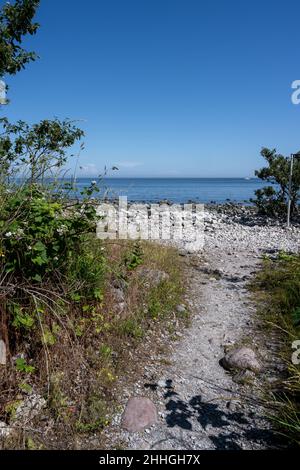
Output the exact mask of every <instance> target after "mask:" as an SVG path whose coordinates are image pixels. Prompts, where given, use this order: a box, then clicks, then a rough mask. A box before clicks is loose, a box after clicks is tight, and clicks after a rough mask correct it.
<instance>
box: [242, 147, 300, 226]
mask: <svg viewBox="0 0 300 470" xmlns="http://www.w3.org/2000/svg"><path fill="white" fill-rule="evenodd" d="M261 155H262V157H264V159H265V160H266V161H267V164H268V166H267V167H264V168H261V169H260V170H256V171H255V175H256V176H258V178H260V179H262V180H264V181H266V182H268V183H270V184H271V185H272V186H266V187H264V188H262V189H257V190H256V191H255V195H256V199H251V202H253V203H254V204H255V205H256V206H257V207H258V210H259V212H260V213H261V214H264V215H269V216H272V217H281V216H284V215H285V214H286V206H287V200H288V197H289V196H290V198H291V217H292V216H294V215H295V214H296V212H297V203H298V199H299V189H300V162H299V160H295V162H294V171H293V180H292V187H291V192H289V174H290V160H289V158H287V157H284V156H283V155H280V154H277V153H276V149H273V150H270V149H267V148H263V149H262V151H261Z"/></svg>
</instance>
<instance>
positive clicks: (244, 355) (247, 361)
mask: <svg viewBox="0 0 300 470" xmlns="http://www.w3.org/2000/svg"><path fill="white" fill-rule="evenodd" d="M220 363H221V365H222V366H223V367H224V369H227V370H232V369H240V370H245V369H248V370H252V372H255V373H257V372H259V371H260V370H261V364H260V363H259V361H258V359H257V357H256V354H255V352H254V351H253V350H252V349H251V348H249V347H245V346H242V347H239V348H235V349H232V350H231V351H229V352H228V353H227V354H225V356H224V357H223V358H222V359H221V361H220Z"/></svg>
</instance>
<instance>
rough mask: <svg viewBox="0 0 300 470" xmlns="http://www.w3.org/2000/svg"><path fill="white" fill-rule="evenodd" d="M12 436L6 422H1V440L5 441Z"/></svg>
mask: <svg viewBox="0 0 300 470" xmlns="http://www.w3.org/2000/svg"><path fill="white" fill-rule="evenodd" d="M10 434H11V427H10V426H8V425H7V424H6V423H5V422H4V421H0V439H4V438H6V437H8V436H9V435H10Z"/></svg>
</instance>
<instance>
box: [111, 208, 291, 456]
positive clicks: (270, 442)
mask: <svg viewBox="0 0 300 470" xmlns="http://www.w3.org/2000/svg"><path fill="white" fill-rule="evenodd" d="M299 240H300V230H299V228H297V229H293V230H290V231H287V230H286V229H285V228H281V227H280V226H273V227H258V226H255V225H253V224H250V225H243V224H241V223H240V221H237V222H233V221H232V217H230V216H224V215H222V214H221V215H219V214H216V213H215V212H208V213H206V216H205V245H204V249H203V251H202V252H201V253H196V254H195V253H194V254H190V255H189V254H187V255H186V256H187V257H189V256H190V259H191V267H190V280H189V282H190V285H189V289H188V298H187V303H189V304H190V309H191V310H192V312H193V320H192V323H191V325H190V327H189V328H188V329H187V330H185V331H184V334H183V336H182V338H181V340H180V341H177V342H175V343H173V344H172V345H171V347H170V354H169V357H167V358H166V365H164V366H163V367H162V366H161V365H158V363H157V361H156V360H155V358H152V359H149V365H148V367H147V373H145V375H144V377H141V380H140V381H139V382H138V383H136V384H135V386H134V387H133V389H132V390H131V396H135V395H139V396H148V397H149V398H151V400H152V401H153V402H154V403H155V405H156V407H157V409H158V413H159V422H158V424H156V425H154V426H152V427H151V428H149V429H146V430H144V431H141V432H138V433H128V432H126V431H124V430H122V429H121V428H120V416H121V413H120V415H118V416H116V417H115V420H114V425H113V426H112V429H111V431H110V433H111V435H114V439H113V441H115V442H122V443H123V446H125V447H126V448H129V449H186V450H190V449H198V450H201V449H266V448H272V447H277V446H278V445H279V442H278V439H277V438H276V436H275V435H274V433H273V432H272V430H271V428H270V426H271V425H270V422H269V421H268V420H267V419H265V418H264V416H265V415H266V414H268V410H267V409H266V407H265V405H264V404H263V402H262V401H261V398H260V397H261V396H262V395H261V393H259V392H258V389H259V388H260V387H261V386H265V384H266V383H267V382H268V381H270V382H271V381H272V380H274V370H273V368H272V367H271V366H270V364H272V356H271V350H272V348H271V344H268V342H267V341H265V339H263V341H262V338H261V335H260V334H258V333H257V325H255V315H254V314H255V304H254V302H253V300H252V299H251V297H250V294H249V292H248V290H247V288H246V287H247V282H248V281H249V279H251V277H252V276H253V274H254V273H255V271H256V270H257V269H258V266H259V263H260V261H261V257H262V255H263V254H264V253H266V252H267V253H273V252H275V251H278V250H286V251H293V252H295V251H298V250H299ZM180 248H181V249H184V248H185V245H184V243H183V244H181V246H180ZM245 343H246V344H247V345H250V346H251V348H252V349H254V350H256V351H257V353H258V357H259V359H260V361H261V362H262V364H263V371H262V373H261V374H260V376H259V377H258V379H254V382H252V383H251V384H248V385H241V384H239V383H236V382H235V381H234V380H233V378H232V376H231V374H229V373H228V372H226V371H225V370H224V369H223V368H222V367H221V366H220V364H219V361H220V359H221V358H222V357H223V356H224V348H225V349H226V346H230V345H233V344H238V345H239V344H245ZM273 363H274V361H273ZM145 377H146V378H147V377H148V378H150V379H151V380H145ZM126 400H127V399H126V397H124V399H123V400H121V401H122V405H125V404H126ZM112 445H114V444H113V443H112Z"/></svg>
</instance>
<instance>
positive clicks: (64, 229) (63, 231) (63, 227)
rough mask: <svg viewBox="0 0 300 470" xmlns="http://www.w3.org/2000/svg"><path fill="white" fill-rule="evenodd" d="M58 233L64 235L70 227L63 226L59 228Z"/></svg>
mask: <svg viewBox="0 0 300 470" xmlns="http://www.w3.org/2000/svg"><path fill="white" fill-rule="evenodd" d="M56 231H57V233H58V234H59V235H63V234H64V233H66V232H67V231H68V227H67V226H66V225H64V224H63V225H61V226H60V227H59V228H57V229H56Z"/></svg>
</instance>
